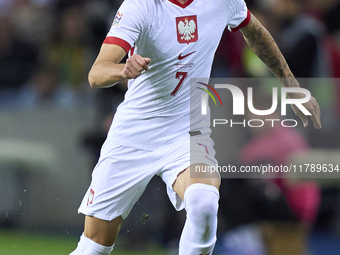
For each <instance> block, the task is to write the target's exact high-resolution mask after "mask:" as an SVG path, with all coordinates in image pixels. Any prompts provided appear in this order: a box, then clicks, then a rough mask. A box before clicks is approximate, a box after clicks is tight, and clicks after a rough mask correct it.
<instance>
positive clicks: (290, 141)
mask: <svg viewBox="0 0 340 255" xmlns="http://www.w3.org/2000/svg"><path fill="white" fill-rule="evenodd" d="M257 99H258V100H257V102H258V103H257V105H256V106H257V108H260V109H269V108H270V106H271V103H268V102H269V100H267V98H263V97H258V98H257ZM247 117H248V118H249V119H254V118H256V119H262V118H263V120H265V119H280V116H279V115H278V114H276V113H274V114H272V116H253V115H252V114H249V115H248V116H247ZM264 122H265V121H264ZM251 132H252V134H253V138H252V139H251V140H250V141H249V142H248V143H247V144H246V145H245V146H244V147H243V148H242V150H241V151H240V158H239V160H240V162H241V164H242V165H259V164H262V163H264V164H270V165H272V166H281V165H283V166H286V165H288V163H289V157H290V156H292V155H293V154H296V153H298V152H301V151H306V150H308V148H309V146H308V144H307V142H306V141H305V139H304V138H303V136H301V134H299V133H298V132H297V131H296V130H295V129H293V128H285V127H282V126H281V125H276V126H274V127H273V126H272V123H271V122H267V123H266V124H265V125H264V126H263V127H261V128H251ZM257 181H258V180H257ZM262 185H263V187H264V188H263V189H264V194H266V196H267V200H268V201H272V204H271V203H270V202H269V203H267V204H266V203H264V202H263V201H262V202H260V204H262V205H265V207H261V208H258V210H264V211H266V212H262V219H261V217H260V219H261V220H262V221H264V223H261V226H262V228H263V233H264V241H265V244H266V247H267V252H268V255H278V254H290V255H293V254H296V255H301V254H305V252H306V247H307V242H306V240H307V237H308V232H309V229H310V227H311V226H312V225H313V223H314V221H315V219H316V216H317V214H318V209H319V204H320V199H321V198H320V197H321V192H320V189H319V187H318V185H317V184H316V183H315V182H313V181H309V182H291V180H290V179H289V176H285V175H284V174H283V173H278V174H277V175H276V177H275V179H272V180H264V181H263V182H262ZM275 186H276V187H275ZM266 196H263V199H264V200H265V197H266ZM280 197H283V198H284V199H283V200H282V199H281V198H280ZM280 203H281V205H280ZM287 206H288V207H287ZM275 207H276V208H275ZM285 207H286V208H288V209H289V210H290V211H291V213H292V215H293V216H294V217H291V216H290V215H289V213H288V212H287V213H286V215H285V214H283V213H282V208H285ZM275 209H276V213H275ZM269 212H272V213H273V214H272V215H270V214H269ZM256 215H261V212H258V213H257V214H256ZM275 215H276V216H278V215H281V217H280V216H279V217H276V216H275ZM263 216H265V217H267V218H265V217H263ZM273 216H274V217H273ZM294 218H295V220H294ZM266 221H267V222H269V223H266ZM268 233H272V236H269V235H268ZM288 246H290V248H289V252H288V248H286V247H288ZM283 249H285V251H284V252H283Z"/></svg>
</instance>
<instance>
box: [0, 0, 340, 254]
mask: <svg viewBox="0 0 340 255" xmlns="http://www.w3.org/2000/svg"><path fill="white" fill-rule="evenodd" d="M121 2H122V1H121V0H82V1H80V0H73V1H67V0H0V254H1V255H16V254H18V255H29V254H35V255H40V254H45V255H46V254H51V255H52V254H56V255H57V254H60V255H61V254H69V253H70V252H71V251H72V250H73V249H74V248H75V247H76V244H77V241H78V237H79V235H80V234H81V232H82V228H83V226H82V224H83V219H84V217H83V216H81V215H78V214H77V208H78V206H79V204H80V201H81V199H82V197H83V195H84V193H85V191H86V188H87V187H88V184H89V182H90V176H91V171H92V168H93V166H94V164H95V163H96V160H97V158H98V155H99V149H100V146H101V144H102V142H103V141H104V139H105V135H106V132H107V130H108V127H109V125H110V123H111V121H112V116H113V114H114V112H115V109H116V107H117V105H118V104H119V103H120V102H121V100H122V99H123V96H124V92H125V90H126V84H119V85H117V86H115V87H113V88H110V89H105V90H92V89H90V88H89V85H88V82H87V73H88V71H89V68H90V66H91V64H92V63H93V61H94V59H95V57H96V54H97V53H98V50H99V48H100V45H101V43H102V41H103V39H104V38H105V36H106V33H107V31H108V29H109V28H110V25H111V22H112V20H113V17H114V15H115V12H116V11H117V8H118V7H119V5H120V4H121ZM246 2H247V4H248V6H249V9H250V10H251V11H252V12H253V13H254V14H255V15H256V16H257V17H258V18H259V19H260V21H261V22H262V23H263V24H264V25H265V26H266V27H267V28H268V30H269V31H270V32H271V33H272V34H273V37H274V38H275V40H276V41H277V42H278V44H279V46H280V48H281V49H282V51H283V53H284V55H285V56H286V58H287V61H288V63H289V65H290V66H291V68H292V70H293V73H294V74H295V75H296V76H297V77H303V78H327V82H318V83H316V84H312V83H309V82H306V84H304V86H305V87H306V88H308V89H310V90H311V91H312V93H313V94H314V96H315V97H316V98H318V100H319V102H320V105H321V107H322V112H323V126H324V128H323V130H322V131H318V132H316V131H315V130H314V129H313V128H312V127H309V128H307V129H300V128H298V129H296V130H294V132H295V133H294V135H295V136H294V137H298V140H299V141H300V143H298V144H297V143H294V142H293V143H290V142H289V139H284V140H282V139H281V140H280V139H278V140H275V139H276V138H278V137H280V135H277V136H275V138H273V139H274V141H275V144H276V145H277V147H278V148H285V149H287V150H285V151H284V152H282V151H280V150H278V151H276V153H277V154H278V155H281V157H280V158H279V159H277V161H273V157H274V155H273V154H271V153H270V152H271V151H273V150H272V147H270V146H271V143H270V142H268V139H269V138H268V139H262V138H263V134H258V133H253V132H250V131H249V130H247V129H230V131H228V132H227V134H226V135H225V136H223V139H224V140H223V141H224V145H223V147H221V148H219V147H217V148H216V150H217V153H218V154H217V156H218V159H219V161H220V162H221V163H224V164H234V165H238V164H260V163H263V162H265V163H272V164H279V163H280V162H281V163H289V162H297V163H299V162H300V163H301V162H306V163H310V162H312V160H314V161H313V162H316V163H318V162H320V163H323V162H325V163H329V162H334V163H339V164H340V148H339V146H340V132H339V130H340V120H339V117H340V83H339V80H337V79H336V78H339V77H340V19H339V16H340V1H338V0H309V1H307V0H257V1H256V0H246ZM212 76H213V77H240V78H247V77H249V78H256V77H271V74H270V73H269V72H268V70H266V68H264V67H263V65H262V64H261V63H260V62H259V60H258V59H257V58H256V57H255V56H254V55H253V54H252V52H250V51H249V49H248V48H247V47H246V45H245V43H244V41H243V38H242V35H241V33H235V34H232V33H229V32H228V31H226V32H225V34H224V35H223V38H222V41H221V45H220V47H219V49H218V51H217V54H216V59H215V63H214V66H213V71H212ZM265 90H266V89H264V92H263V93H264V94H265ZM227 107H228V106H227ZM230 107H231V104H230ZM281 131H282V130H278V131H277V132H281ZM277 134H281V133H277ZM286 135H287V134H286ZM288 135H291V134H288ZM215 136H216V134H215ZM261 137H262V138H261ZM288 137H291V136H288ZM269 140H270V141H272V140H271V139H269ZM287 141H288V142H287ZM256 146H262V147H261V148H265V150H264V151H265V152H267V153H265V152H264V153H263V154H259V155H258V154H256V151H257V149H256V148H258V147H256ZM263 146H264V147H263ZM266 149H267V150H266ZM298 151H299V152H301V151H303V152H304V154H303V156H301V157H299V156H298V155H300V154H298V153H297V152H298ZM254 153H255V155H257V156H255V157H252V155H254ZM256 159H258V160H256ZM223 183H224V184H223V186H222V188H221V193H222V198H221V201H220V204H221V205H220V207H221V211H220V215H219V224H220V226H219V233H218V235H219V237H220V238H219V241H218V244H217V247H216V252H215V253H214V254H229V255H266V254H267V255H281V254H289V255H295V254H297V255H298V254H301V255H304V254H310V255H324V254H327V255H339V254H340V179H317V180H311V179H309V180H307V181H301V180H298V181H296V180H295V181H294V182H292V183H294V184H291V183H290V184H287V183H280V182H267V181H261V180H223ZM296 198H298V199H296ZM306 201H311V202H306ZM184 219H185V215H184V213H183V212H181V213H175V210H174V209H173V208H172V206H171V204H170V202H169V201H168V199H167V196H166V192H165V190H164V184H163V183H162V181H161V180H159V179H157V178H155V179H153V180H152V181H151V183H150V185H149V187H148V189H147V190H146V192H145V194H144V196H143V197H142V198H141V199H140V201H139V202H138V203H137V204H136V206H135V208H134V210H133V211H132V213H131V215H130V216H129V218H128V220H126V222H125V223H124V225H123V229H122V231H121V233H120V237H119V241H118V243H117V245H116V246H117V250H115V251H114V252H113V253H114V254H151V255H152V254H159V255H161V254H168V255H170V254H176V249H177V243H178V240H179V236H180V232H181V229H182V226H183V223H184Z"/></svg>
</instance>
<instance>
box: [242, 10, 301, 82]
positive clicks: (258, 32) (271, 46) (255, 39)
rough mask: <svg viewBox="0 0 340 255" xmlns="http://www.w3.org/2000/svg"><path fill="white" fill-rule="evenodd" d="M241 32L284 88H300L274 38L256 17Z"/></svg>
mask: <svg viewBox="0 0 340 255" xmlns="http://www.w3.org/2000/svg"><path fill="white" fill-rule="evenodd" d="M241 31H242V33H243V36H244V38H245V40H246V42H247V44H248V45H249V47H250V48H251V49H252V50H253V51H254V53H255V54H256V55H257V56H258V57H259V58H260V59H261V60H262V61H263V63H265V64H266V65H267V66H268V68H269V69H270V70H271V71H272V72H273V73H274V75H275V76H276V77H277V78H278V79H279V80H280V81H281V83H282V84H283V85H284V86H286V87H299V83H298V82H297V81H296V79H295V78H294V75H293V74H292V72H291V70H290V69H289V67H288V64H287V62H286V60H285V58H284V57H283V55H282V53H281V51H280V49H279V48H278V46H277V44H276V43H275V41H274V39H273V37H272V36H271V34H270V33H269V32H268V31H267V30H266V29H265V28H264V27H263V26H262V25H261V23H260V22H259V21H258V20H257V19H256V18H255V17H254V16H252V19H251V21H250V23H249V24H248V25H247V26H246V27H244V28H243V29H241Z"/></svg>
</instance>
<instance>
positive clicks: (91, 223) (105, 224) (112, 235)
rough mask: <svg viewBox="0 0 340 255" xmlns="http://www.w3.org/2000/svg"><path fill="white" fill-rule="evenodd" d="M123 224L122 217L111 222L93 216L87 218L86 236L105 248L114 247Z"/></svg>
mask: <svg viewBox="0 0 340 255" xmlns="http://www.w3.org/2000/svg"><path fill="white" fill-rule="evenodd" d="M122 223H123V218H122V217H121V216H119V217H117V218H115V219H113V220H111V221H106V220H101V219H98V218H96V217H93V216H86V217H85V229H84V235H85V236H86V237H87V238H89V239H91V240H92V241H94V242H96V243H99V244H101V245H104V246H112V245H113V244H114V242H115V240H116V238H117V236H118V233H119V230H120V227H121V225H122Z"/></svg>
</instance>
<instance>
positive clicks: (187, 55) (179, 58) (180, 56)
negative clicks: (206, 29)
mask: <svg viewBox="0 0 340 255" xmlns="http://www.w3.org/2000/svg"><path fill="white" fill-rule="evenodd" d="M195 52H196V51H193V52H191V53H189V54H186V55H184V56H182V53H181V54H179V56H178V60H182V59H185V58H186V57H189V56H190V55H191V54H194V53H195Z"/></svg>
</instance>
